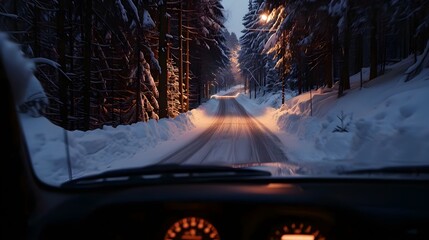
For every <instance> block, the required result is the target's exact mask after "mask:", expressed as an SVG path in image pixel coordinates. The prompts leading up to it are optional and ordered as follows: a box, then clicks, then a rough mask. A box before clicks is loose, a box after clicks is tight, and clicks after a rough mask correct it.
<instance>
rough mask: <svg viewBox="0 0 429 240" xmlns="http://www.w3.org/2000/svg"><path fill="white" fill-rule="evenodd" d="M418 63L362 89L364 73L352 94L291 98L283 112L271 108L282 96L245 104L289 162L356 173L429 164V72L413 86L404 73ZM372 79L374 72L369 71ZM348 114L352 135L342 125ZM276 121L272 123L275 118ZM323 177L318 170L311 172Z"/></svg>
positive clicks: (355, 81)
mask: <svg viewBox="0 0 429 240" xmlns="http://www.w3.org/2000/svg"><path fill="white" fill-rule="evenodd" d="M412 63H413V62H412V58H409V59H406V60H404V61H402V62H400V63H397V64H395V65H392V66H389V67H388V68H387V71H386V74H384V75H382V76H380V77H379V78H377V79H374V80H372V81H369V82H366V83H365V84H364V88H363V89H359V86H360V74H356V75H354V76H352V77H351V81H352V90H349V91H347V93H346V95H345V96H343V97H341V98H340V99H338V98H337V91H336V89H335V88H333V89H318V90H316V91H313V92H312V103H313V104H312V105H313V106H312V116H310V114H311V104H310V102H311V99H310V93H305V94H302V95H299V96H296V97H294V98H290V99H289V100H287V101H286V102H285V104H284V105H283V106H282V107H281V108H280V109H277V110H276V109H273V108H267V107H266V105H267V104H264V103H267V102H268V103H269V102H270V101H271V102H273V101H275V99H278V98H279V96H278V95H279V94H277V96H276V95H273V96H271V97H269V98H271V100H270V99H267V97H265V98H264V100H263V101H262V102H263V103H262V104H259V102H261V100H260V99H259V100H257V101H253V103H252V102H250V101H249V100H247V99H248V98H247V97H246V98H243V97H240V98H239V100H240V103H242V104H243V105H245V106H246V109H248V111H249V112H250V113H251V114H253V115H254V116H255V117H256V118H258V119H260V121H262V122H263V123H265V124H266V125H267V126H273V122H274V123H275V124H274V126H276V127H277V129H275V128H274V127H271V129H272V130H273V131H274V132H275V133H276V134H277V135H278V136H279V137H280V139H281V140H282V142H283V143H284V151H285V152H286V155H287V156H288V158H289V161H292V162H296V163H300V164H302V165H303V166H306V165H308V166H313V169H314V168H315V167H314V166H318V167H326V169H331V170H334V169H338V168H341V169H350V168H362V167H377V166H386V165H401V164H406V165H408V164H429V159H428V156H429V127H428V123H429V122H428V120H429V108H428V107H427V104H428V102H429V69H427V68H426V69H424V70H423V71H422V72H421V73H420V74H419V75H418V76H416V77H415V78H414V79H413V80H411V81H409V82H404V72H405V71H406V70H407V68H408V67H410V66H411V65H412ZM363 79H364V80H365V79H368V69H364V71H363ZM341 112H343V116H345V121H344V125H348V126H347V130H348V132H333V131H334V129H335V128H336V127H337V126H341V122H340V120H339V119H338V117H339V116H341ZM269 116H270V117H271V118H270V117H269ZM309 172H313V173H314V172H317V169H316V170H313V171H307V172H306V173H309Z"/></svg>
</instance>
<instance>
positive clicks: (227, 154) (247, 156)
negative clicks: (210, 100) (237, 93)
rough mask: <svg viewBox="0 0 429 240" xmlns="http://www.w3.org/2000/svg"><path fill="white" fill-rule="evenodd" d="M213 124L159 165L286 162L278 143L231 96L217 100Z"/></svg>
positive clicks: (268, 131)
mask: <svg viewBox="0 0 429 240" xmlns="http://www.w3.org/2000/svg"><path fill="white" fill-rule="evenodd" d="M216 98H217V101H219V104H218V109H217V112H216V114H215V115H213V118H214V120H213V123H212V124H211V126H210V127H208V128H207V130H205V131H204V132H203V133H202V134H200V135H199V136H198V137H197V138H196V139H195V140H193V141H191V142H190V143H189V144H188V145H186V146H184V147H183V148H181V149H179V150H178V151H176V152H174V153H172V154H170V155H169V156H167V157H165V158H164V159H162V160H161V161H160V162H159V163H160V164H166V163H186V164H228V165H229V164H242V163H261V162H285V161H286V156H285V154H284V153H283V151H282V150H281V147H280V146H281V142H280V140H279V139H278V137H277V136H275V135H274V134H273V133H272V132H271V131H270V130H269V129H267V128H266V127H265V126H263V125H262V124H261V123H260V122H259V121H258V120H256V119H255V118H253V117H252V116H251V115H250V114H249V113H248V112H247V111H246V110H245V109H244V107H243V106H242V105H241V104H240V103H239V102H237V100H236V99H235V97H234V96H219V97H216Z"/></svg>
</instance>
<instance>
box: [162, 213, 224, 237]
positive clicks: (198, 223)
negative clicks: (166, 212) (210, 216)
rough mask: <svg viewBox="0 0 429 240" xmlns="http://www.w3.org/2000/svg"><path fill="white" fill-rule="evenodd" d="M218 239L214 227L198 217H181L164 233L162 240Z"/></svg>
mask: <svg viewBox="0 0 429 240" xmlns="http://www.w3.org/2000/svg"><path fill="white" fill-rule="evenodd" d="M179 239H180V240H220V238H219V234H218V232H217V230H216V228H215V227H214V226H213V225H212V224H211V223H209V222H208V221H206V220H204V219H202V218H198V217H187V218H182V219H180V220H179V221H177V222H175V223H174V224H173V225H172V226H171V227H170V228H169V229H168V231H167V233H166V234H165V238H164V240H179Z"/></svg>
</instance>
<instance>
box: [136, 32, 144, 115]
mask: <svg viewBox="0 0 429 240" xmlns="http://www.w3.org/2000/svg"><path fill="white" fill-rule="evenodd" d="M140 34H141V31H140V27H139V26H138V27H137V36H136V40H137V46H136V52H135V54H136V60H137V76H136V79H135V81H136V89H135V98H136V119H135V122H140V121H141V120H142V119H143V118H144V117H143V105H142V96H141V94H142V82H143V79H141V78H142V73H143V69H142V62H143V59H141V54H140V51H141V46H140V44H141V38H140Z"/></svg>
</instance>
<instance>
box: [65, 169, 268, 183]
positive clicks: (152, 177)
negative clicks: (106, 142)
mask: <svg viewBox="0 0 429 240" xmlns="http://www.w3.org/2000/svg"><path fill="white" fill-rule="evenodd" d="M269 176H271V173H270V172H267V171H262V170H255V169H244V168H233V167H227V166H210V165H203V166H202V165H179V164H162V165H161V164H160V165H150V166H147V167H141V168H129V169H119V170H112V171H106V172H103V173H100V174H96V175H91V176H87V177H81V178H77V179H73V180H70V181H67V182H65V183H63V184H62V185H61V187H64V188H69V187H71V188H76V187H77V188H79V187H93V186H112V185H124V184H125V185H127V184H142V183H148V184H153V183H171V182H174V183H181V182H206V181H214V180H216V181H218V180H230V179H234V178H244V177H269Z"/></svg>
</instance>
